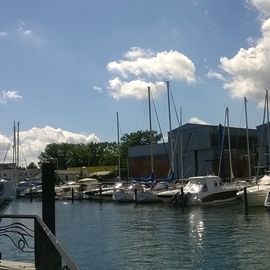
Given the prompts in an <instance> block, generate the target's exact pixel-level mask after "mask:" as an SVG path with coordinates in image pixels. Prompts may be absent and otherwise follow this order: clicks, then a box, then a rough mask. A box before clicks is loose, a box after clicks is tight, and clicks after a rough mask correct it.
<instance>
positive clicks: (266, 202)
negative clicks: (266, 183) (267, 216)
mask: <svg viewBox="0 0 270 270" xmlns="http://www.w3.org/2000/svg"><path fill="white" fill-rule="evenodd" d="M264 206H265V208H266V209H267V210H270V191H268V193H267V195H266V198H265V200H264Z"/></svg>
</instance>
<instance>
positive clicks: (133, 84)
mask: <svg viewBox="0 0 270 270" xmlns="http://www.w3.org/2000/svg"><path fill="white" fill-rule="evenodd" d="M148 86H149V87H150V88H151V94H152V95H153V96H155V97H158V96H159V95H160V94H162V93H163V92H165V91H166V85H165V83H164V82H155V83H151V82H145V81H143V80H133V81H130V82H126V81H123V80H121V79H120V78H118V77H116V78H114V79H113V80H110V81H109V83H108V88H109V89H111V95H112V97H113V98H115V99H120V98H124V97H134V98H136V99H144V98H145V97H147V95H148V92H147V88H148Z"/></svg>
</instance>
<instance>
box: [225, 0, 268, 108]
mask: <svg viewBox="0 0 270 270" xmlns="http://www.w3.org/2000/svg"><path fill="white" fill-rule="evenodd" d="M247 3H248V4H249V5H250V6H251V7H253V8H256V9H258V11H259V12H260V14H262V15H263V16H266V17H267V16H269V15H270V1H269V0H267V1H266V0H247ZM266 17H264V18H265V19H264V20H263V21H262V25H261V37H260V38H259V39H257V40H254V39H253V38H251V37H249V40H250V41H251V40H252V42H249V44H248V45H249V48H246V49H245V48H240V49H239V51H238V52H237V54H236V55H235V56H233V57H232V58H228V57H221V58H220V68H221V70H222V72H223V73H224V75H225V76H226V78H227V80H226V81H224V89H226V90H228V91H229V93H230V95H231V97H232V98H243V97H245V96H246V97H248V98H252V99H254V100H256V101H257V102H258V103H261V102H262V100H263V99H264V96H265V89H266V88H269V87H270V76H269V73H270V19H266Z"/></svg>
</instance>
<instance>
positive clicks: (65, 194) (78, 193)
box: [54, 182, 83, 200]
mask: <svg viewBox="0 0 270 270" xmlns="http://www.w3.org/2000/svg"><path fill="white" fill-rule="evenodd" d="M54 192H55V199H57V200H60V199H64V200H72V199H76V200H81V199H83V191H82V187H81V185H79V184H76V183H75V182H70V183H67V184H64V185H61V186H55V187H54Z"/></svg>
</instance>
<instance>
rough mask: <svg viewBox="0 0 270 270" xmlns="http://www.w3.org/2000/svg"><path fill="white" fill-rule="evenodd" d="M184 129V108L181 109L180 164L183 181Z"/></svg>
mask: <svg viewBox="0 0 270 270" xmlns="http://www.w3.org/2000/svg"><path fill="white" fill-rule="evenodd" d="M182 133H183V129H182V108H180V162H181V179H184V160H183V134H182Z"/></svg>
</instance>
